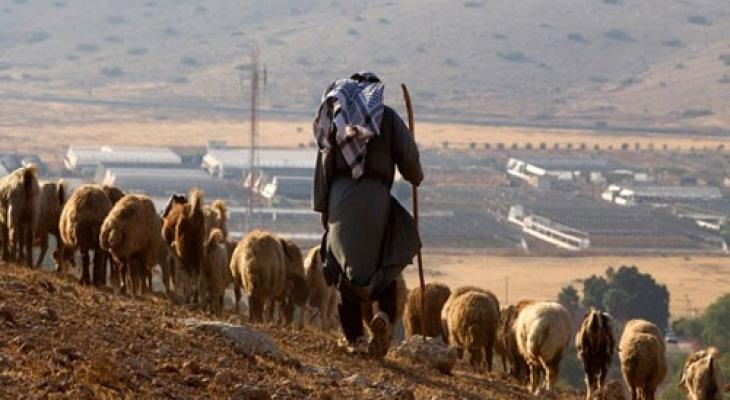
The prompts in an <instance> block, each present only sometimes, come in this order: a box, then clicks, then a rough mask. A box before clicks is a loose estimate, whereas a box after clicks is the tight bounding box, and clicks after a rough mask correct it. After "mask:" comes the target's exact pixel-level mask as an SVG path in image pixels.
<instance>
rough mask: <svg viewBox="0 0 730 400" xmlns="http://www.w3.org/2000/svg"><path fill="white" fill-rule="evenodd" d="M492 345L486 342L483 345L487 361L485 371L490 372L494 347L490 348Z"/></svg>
mask: <svg viewBox="0 0 730 400" xmlns="http://www.w3.org/2000/svg"><path fill="white" fill-rule="evenodd" d="M492 346H493V345H492ZM492 346H490V345H488V344H487V345H486V346H484V357H485V358H486V361H487V372H492V357H494V354H493V352H494V349H493V348H492Z"/></svg>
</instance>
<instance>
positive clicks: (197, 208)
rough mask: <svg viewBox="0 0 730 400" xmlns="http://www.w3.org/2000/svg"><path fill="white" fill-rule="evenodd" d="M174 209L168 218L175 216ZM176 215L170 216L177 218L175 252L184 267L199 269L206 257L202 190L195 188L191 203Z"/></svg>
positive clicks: (192, 269)
mask: <svg viewBox="0 0 730 400" xmlns="http://www.w3.org/2000/svg"><path fill="white" fill-rule="evenodd" d="M174 211H175V209H173V211H172V212H171V213H170V214H168V216H167V218H170V217H173V212H174ZM174 216H175V217H176V218H170V220H171V221H172V220H175V225H174V226H175V229H174V240H175V243H176V246H175V253H176V254H177V256H178V257H179V258H180V259H181V260H182V263H183V267H184V268H185V269H186V270H188V271H198V270H199V268H200V262H201V261H202V259H203V257H204V253H205V240H206V238H205V215H204V214H203V210H202V192H200V191H199V190H197V189H193V190H192V192H191V195H190V203H188V204H185V205H183V206H182V207H181V208H179V209H178V212H177V213H176V215H174ZM166 225H168V224H166ZM168 226H169V225H168ZM165 234H166V233H165V230H164V229H163V236H164V235H165ZM165 240H168V238H167V237H165ZM169 242H170V241H169V240H168V243H169Z"/></svg>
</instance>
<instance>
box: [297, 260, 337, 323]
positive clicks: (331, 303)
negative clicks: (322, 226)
mask: <svg viewBox="0 0 730 400" xmlns="http://www.w3.org/2000/svg"><path fill="white" fill-rule="evenodd" d="M320 247H321V246H315V247H312V248H311V249H310V250H309V253H308V254H307V258H306V260H305V261H304V275H305V277H306V279H307V285H308V286H309V300H308V301H307V308H306V310H305V311H306V314H307V316H308V321H309V323H312V321H313V320H314V319H315V318H317V317H318V318H319V321H320V327H321V328H322V329H323V330H328V329H334V328H336V327H337V321H338V315H337V305H338V304H339V296H340V293H339V291H338V290H337V288H336V287H335V286H327V282H326V281H325V278H324V273H323V272H322V257H321V256H320Z"/></svg>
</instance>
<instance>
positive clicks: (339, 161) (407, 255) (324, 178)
mask: <svg viewBox="0 0 730 400" xmlns="http://www.w3.org/2000/svg"><path fill="white" fill-rule="evenodd" d="M396 166H397V167H398V171H399V172H400V174H401V176H403V178H405V179H406V180H407V181H409V182H411V183H412V184H415V185H419V184H420V183H421V181H422V180H423V171H422V170H421V163H420V161H419V155H418V148H417V147H416V144H415V142H414V141H413V137H412V136H411V134H410V131H409V130H408V128H407V127H406V125H405V124H404V123H403V120H402V119H401V118H400V117H399V116H398V114H397V113H396V112H395V111H394V110H393V109H392V108H390V107H387V106H386V107H385V111H384V114H383V122H382V125H381V129H380V135H379V136H376V137H374V138H372V139H371V140H370V142H368V146H367V153H366V156H365V172H364V174H363V176H362V177H361V178H360V179H359V180H355V179H353V178H352V172H351V170H350V167H349V166H348V165H347V163H346V162H345V160H344V158H343V157H342V154H341V153H340V151H339V149H333V150H331V151H329V152H327V153H324V152H322V151H320V152H319V153H318V155H317V165H316V170H315V176H314V193H313V197H312V199H313V208H314V210H315V211H318V212H320V213H321V212H325V211H326V212H327V213H328V215H329V231H328V235H327V243H326V247H327V251H328V252H329V253H330V256H332V257H333V258H334V259H335V260H336V261H337V263H338V264H339V266H340V267H341V268H342V270H343V272H344V275H345V277H347V279H348V280H349V282H350V283H351V284H352V285H354V286H357V287H365V286H370V287H371V288H372V289H373V290H374V291H375V292H377V290H378V288H382V287H384V286H386V285H387V284H389V283H390V282H392V281H393V279H395V277H396V276H397V275H398V274H400V273H401V271H402V270H403V268H404V267H405V266H406V265H408V264H410V263H411V262H412V261H413V256H414V255H415V254H416V252H417V251H418V249H419V248H420V246H421V242H420V238H419V237H418V232H417V230H416V228H415V224H414V221H413V218H412V217H411V215H410V214H409V213H408V211H406V210H405V209H404V208H403V207H402V206H401V205H400V204H399V203H398V202H397V200H395V199H394V198H392V197H391V195H390V189H391V187H392V186H393V177H394V174H395V168H396Z"/></svg>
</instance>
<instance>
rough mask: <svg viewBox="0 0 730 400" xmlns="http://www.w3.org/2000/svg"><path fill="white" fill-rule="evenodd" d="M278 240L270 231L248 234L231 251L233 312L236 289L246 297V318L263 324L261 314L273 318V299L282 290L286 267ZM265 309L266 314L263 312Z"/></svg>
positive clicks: (237, 294)
mask: <svg viewBox="0 0 730 400" xmlns="http://www.w3.org/2000/svg"><path fill="white" fill-rule="evenodd" d="M284 257H285V255H284V251H283V249H282V247H281V242H279V239H278V238H277V237H276V236H275V235H274V234H272V233H270V232H264V231H252V232H249V233H248V234H246V236H244V237H243V239H241V241H240V242H238V245H237V246H236V249H235V250H234V251H233V256H232V258H231V263H230V269H231V275H232V276H233V283H234V285H236V286H237V287H238V288H239V290H238V291H236V310H238V305H239V302H240V288H243V290H244V291H245V293H246V295H247V296H248V305H249V319H250V320H251V321H253V322H263V320H264V315H265V314H269V315H273V308H274V305H275V301H276V299H277V298H278V297H279V296H281V295H282V294H283V293H284V290H286V284H287V281H286V274H287V271H286V264H285V261H284ZM267 307H268V309H269V312H268V313H266V312H265V311H266V308H267Z"/></svg>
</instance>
